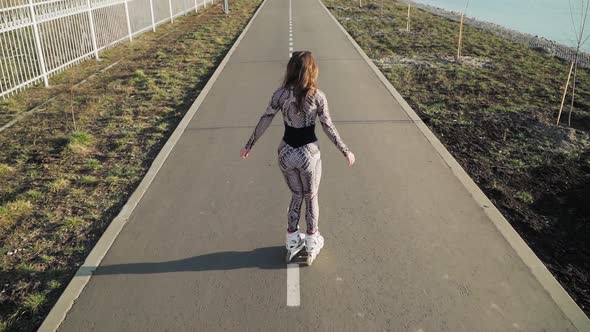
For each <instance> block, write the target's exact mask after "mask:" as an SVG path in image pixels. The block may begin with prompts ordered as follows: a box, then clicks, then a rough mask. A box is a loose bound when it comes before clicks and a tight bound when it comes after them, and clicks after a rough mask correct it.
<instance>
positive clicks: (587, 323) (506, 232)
mask: <svg viewBox="0 0 590 332" xmlns="http://www.w3.org/2000/svg"><path fill="white" fill-rule="evenodd" d="M318 1H319V2H320V3H321V5H322V7H324V9H325V10H326V12H328V15H330V17H331V18H332V20H334V22H336V24H337V25H338V27H340V29H341V30H342V32H344V34H346V37H348V39H349V40H350V42H351V43H352V44H353V45H354V47H355V48H356V50H357V51H358V52H359V53H360V55H361V56H362V57H363V58H364V59H365V61H366V62H367V64H368V65H369V66H370V67H371V68H372V69H373V71H374V72H375V74H376V75H377V77H379V79H380V80H381V82H382V83H383V84H384V85H385V87H387V89H388V90H389V92H390V93H391V95H392V96H393V97H394V98H395V100H396V101H397V102H398V103H399V104H400V105H401V106H402V108H403V109H404V111H405V112H406V113H407V114H408V116H409V117H410V118H411V119H412V120H413V121H414V123H415V124H416V126H417V127H418V128H419V129H420V131H421V132H422V134H423V135H424V136H425V137H426V139H427V140H428V141H429V142H430V144H432V146H433V147H434V149H435V150H436V152H437V153H438V154H439V155H440V156H441V158H442V159H443V160H444V161H445V163H446V164H447V166H449V168H450V169H451V171H452V172H453V174H455V176H456V177H457V178H458V179H459V181H461V183H462V184H463V186H465V189H467V191H468V192H469V193H470V194H471V196H473V198H474V199H475V201H476V202H477V204H479V206H480V207H481V208H482V209H483V210H484V212H485V214H486V215H487V216H488V217H489V218H490V220H491V221H492V222H493V223H494V225H495V226H496V228H497V229H498V230H499V231H500V233H501V234H502V236H504V238H505V239H506V241H507V242H508V243H509V244H510V246H511V247H512V248H513V249H514V250H515V251H516V253H517V254H518V256H520V258H521V259H522V260H523V262H524V263H525V264H526V265H527V266H528V267H529V269H530V270H531V272H532V274H533V275H534V276H535V278H537V280H538V281H539V283H540V284H541V285H542V286H543V288H545V290H546V291H547V292H548V293H549V295H550V296H551V298H552V299H553V301H555V303H556V304H557V306H558V307H559V308H560V309H561V310H562V311H563V313H564V314H565V315H566V317H567V318H568V319H569V320H570V321H571V322H572V324H573V325H574V326H575V327H576V328H577V329H578V331H580V332H585V331H590V319H589V318H588V317H587V316H586V314H584V312H583V311H582V309H581V308H580V307H579V306H578V305H577V304H576V302H575V301H574V300H573V299H572V298H571V296H570V295H569V294H568V293H567V292H566V291H565V289H564V288H563V287H562V286H561V285H560V284H559V282H558V281H557V280H556V279H555V277H553V275H552V274H551V272H549V270H547V268H546V267H545V265H544V264H543V262H541V260H540V259H539V258H538V257H537V256H536V255H535V253H534V252H533V251H532V250H531V248H529V246H528V245H527V244H526V242H524V240H523V239H522V238H521V237H520V235H518V233H517V232H516V231H515V230H514V228H512V225H510V223H509V222H508V220H506V218H504V216H503V215H502V214H501V213H500V211H499V210H498V209H497V208H496V207H495V206H494V204H493V203H492V202H491V201H490V200H489V199H488V197H487V196H486V195H485V194H484V193H483V192H482V191H481V189H479V187H478V186H477V185H476V184H475V182H473V180H472V179H471V177H469V175H468V174H467V172H465V170H464V169H463V168H462V167H461V165H459V163H458V162H457V160H455V158H454V157H453V156H452V155H451V153H450V152H449V151H448V150H447V149H446V148H445V147H444V145H443V144H442V143H441V142H440V141H439V140H438V138H436V136H435V135H434V134H433V133H432V131H430V129H429V128H428V127H427V126H426V125H425V124H424V123H423V122H422V120H421V119H420V117H419V116H418V115H417V114H416V112H415V111H414V110H413V109H412V107H411V106H410V105H409V104H408V103H407V102H406V101H405V100H404V98H403V97H402V95H401V94H400V93H399V92H398V91H397V90H396V89H395V88H394V87H393V85H392V84H391V83H390V82H389V80H388V79H387V78H386V77H385V76H384V75H383V73H381V71H380V70H379V68H377V66H375V64H374V63H373V61H371V59H369V57H368V56H367V54H365V52H364V51H363V50H362V48H361V47H360V46H359V45H358V44H357V43H356V41H355V40H354V38H352V36H350V34H349V33H348V31H346V29H345V28H344V27H343V26H342V24H340V22H339V21H338V19H336V17H334V15H332V12H330V10H329V9H328V8H326V6H325V5H324V3H323V2H322V1H321V0H318Z"/></svg>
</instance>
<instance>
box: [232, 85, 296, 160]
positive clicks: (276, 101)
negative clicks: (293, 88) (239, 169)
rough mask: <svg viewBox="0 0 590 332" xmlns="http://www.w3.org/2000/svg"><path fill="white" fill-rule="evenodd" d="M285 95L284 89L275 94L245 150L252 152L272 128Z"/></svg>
mask: <svg viewBox="0 0 590 332" xmlns="http://www.w3.org/2000/svg"><path fill="white" fill-rule="evenodd" d="M284 93H285V90H284V89H279V90H277V91H276V92H275V93H274V94H273V96H272V98H271V99H270V102H269V103H268V107H267V108H266V111H265V112H264V113H263V114H262V116H261V117H260V120H259V121H258V124H257V125H256V128H254V132H253V133H252V135H251V136H250V139H249V140H248V142H247V143H246V146H245V147H244V150H247V151H250V150H251V149H252V147H253V146H254V143H256V141H258V139H259V138H260V137H261V136H262V134H264V132H265V131H266V128H268V126H270V124H271V123H272V119H273V118H274V117H275V115H276V114H277V112H278V111H279V105H280V100H281V99H282V97H283V94H284ZM242 157H244V155H242Z"/></svg>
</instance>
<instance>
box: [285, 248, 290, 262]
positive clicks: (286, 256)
mask: <svg viewBox="0 0 590 332" xmlns="http://www.w3.org/2000/svg"><path fill="white" fill-rule="evenodd" d="M290 260H291V254H290V253H289V251H288V250H287V254H286V255H285V263H289V261H290Z"/></svg>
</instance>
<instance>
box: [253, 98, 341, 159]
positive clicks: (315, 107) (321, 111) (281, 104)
mask: <svg viewBox="0 0 590 332" xmlns="http://www.w3.org/2000/svg"><path fill="white" fill-rule="evenodd" d="M279 110H280V111H281V112H282V113H283V120H284V122H285V124H287V125H288V126H291V127H295V128H302V127H309V126H313V125H315V121H316V118H319V119H320V123H321V125H322V128H323V130H324V132H325V133H326V135H327V136H328V138H330V140H331V141H332V143H334V145H336V147H337V148H338V150H340V152H341V153H342V154H344V155H345V156H346V153H347V152H348V151H349V150H348V148H347V147H346V145H345V144H344V142H343V141H342V139H341V138H340V135H339V134H338V131H337V130H336V127H335V126H334V124H333V123H332V118H331V117H330V111H329V109H328V100H327V99H326V95H325V94H324V93H323V92H322V91H320V90H319V89H317V90H316V92H315V93H313V94H310V95H309V96H308V97H307V98H306V100H305V106H304V110H303V111H300V110H299V109H298V108H297V106H296V97H295V94H294V89H293V88H292V87H288V88H286V87H281V88H279V89H277V91H275V93H274V94H273V95H272V98H271V100H270V103H269V105H268V107H267V108H266V111H265V112H264V114H262V116H261V117H260V121H258V124H257V125H256V128H255V129H254V132H253V133H252V136H251V137H250V139H249V140H248V143H246V149H248V150H250V149H252V146H254V143H256V141H257V140H258V139H259V138H260V136H262V134H264V131H265V130H266V128H268V126H269V125H270V124H271V122H272V120H273V118H274V116H275V114H277V112H278V111H279Z"/></svg>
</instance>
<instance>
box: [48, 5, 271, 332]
mask: <svg viewBox="0 0 590 332" xmlns="http://www.w3.org/2000/svg"><path fill="white" fill-rule="evenodd" d="M265 3H266V0H263V2H262V3H261V4H260V6H258V9H257V10H256V12H255V13H254V15H252V17H251V18H250V21H249V22H248V24H247V25H246V27H245V28H244V30H243V31H242V33H241V34H240V36H239V37H238V39H236V42H235V43H234V45H233V46H232V47H231V48H230V50H229V51H228V52H227V54H226V55H225V57H224V58H223V60H222V61H221V63H220V64H219V66H218V67H217V69H216V70H215V72H214V73H213V75H212V76H211V78H209V81H207V84H206V85H205V87H204V88H203V90H202V91H201V93H200V94H199V96H198V97H197V99H196V100H195V102H194V103H193V104H192V105H191V107H190V108H189V110H188V112H187V113H186V114H185V115H184V117H183V118H182V120H181V121H180V123H179V124H178V126H177V127H176V129H175V130H174V132H173V133H172V135H170V137H169V138H168V140H167V141H166V144H164V147H163V148H162V150H160V152H159V153H158V155H157V156H156V158H155V159H154V161H153V162H152V165H151V166H150V168H149V169H148V171H147V173H146V174H145V176H144V177H143V179H142V180H141V183H140V184H139V186H137V188H136V189H135V191H134V192H133V194H132V195H131V197H129V200H128V201H127V202H126V203H125V205H124V206H123V207H122V208H121V211H120V212H119V214H118V215H117V216H116V217H115V219H113V221H112V222H111V223H110V224H109V226H108V227H107V229H106V230H105V232H104V233H103V235H102V236H101V237H100V239H99V240H98V242H97V243H96V245H95V246H94V248H92V251H91V252H90V254H88V257H86V260H85V261H84V264H82V266H80V268H78V271H76V274H75V275H74V277H73V278H72V280H71V281H70V283H69V284H68V286H67V287H66V289H65V290H64V292H63V293H62V294H61V296H60V297H59V299H58V300H57V302H56V303H55V305H54V306H53V308H52V309H51V311H50V312H49V314H48V315H47V317H46V318H45V320H44V321H43V323H42V324H41V326H40V327H39V330H38V331H39V332H54V331H56V330H57V329H58V328H59V326H60V324H61V322H62V321H63V320H64V319H65V317H66V315H67V313H68V311H69V310H70V309H71V308H72V305H73V304H74V301H76V299H77V298H78V296H80V293H82V290H83V289H84V287H85V286H86V284H87V283H88V281H89V280H90V278H91V277H92V274H93V273H94V271H95V269H96V267H97V266H99V265H100V262H101V261H102V259H103V258H104V256H105V255H106V253H107V252H108V251H109V249H110V248H111V245H112V244H113V242H115V239H116V238H117V236H118V235H119V233H120V232H121V230H122V229H123V227H124V226H125V224H126V223H127V221H128V220H129V217H130V216H131V213H133V210H134V209H135V207H136V206H137V204H138V203H139V201H140V200H141V198H142V197H143V195H144V194H145V192H146V191H147V189H148V188H149V186H150V184H151V183H152V181H153V180H154V178H155V177H156V175H157V174H158V171H159V170H160V168H162V166H163V165H164V163H165V162H166V159H167V158H168V155H169V154H170V152H171V151H172V149H173V148H174V146H175V145H176V143H177V142H178V140H179V139H180V136H182V134H183V133H184V130H185V129H186V128H187V126H188V124H189V122H190V121H191V120H192V118H193V116H194V115H195V113H196V112H197V111H198V109H199V107H200V106H201V103H202V102H203V100H205V97H207V95H208V94H209V91H210V90H211V88H212V87H213V85H214V84H215V81H216V80H217V78H218V77H219V75H220V74H221V72H222V71H223V69H224V68H225V66H226V64H227V63H228V61H229V59H230V58H231V56H232V54H233V53H234V51H235V50H236V48H237V47H238V45H239V44H240V41H241V40H242V38H243V37H244V35H245V34H246V32H248V30H249V29H250V26H251V25H252V22H254V19H255V18H256V16H258V13H259V12H260V10H261V9H262V7H263V6H264V4H265Z"/></svg>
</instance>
